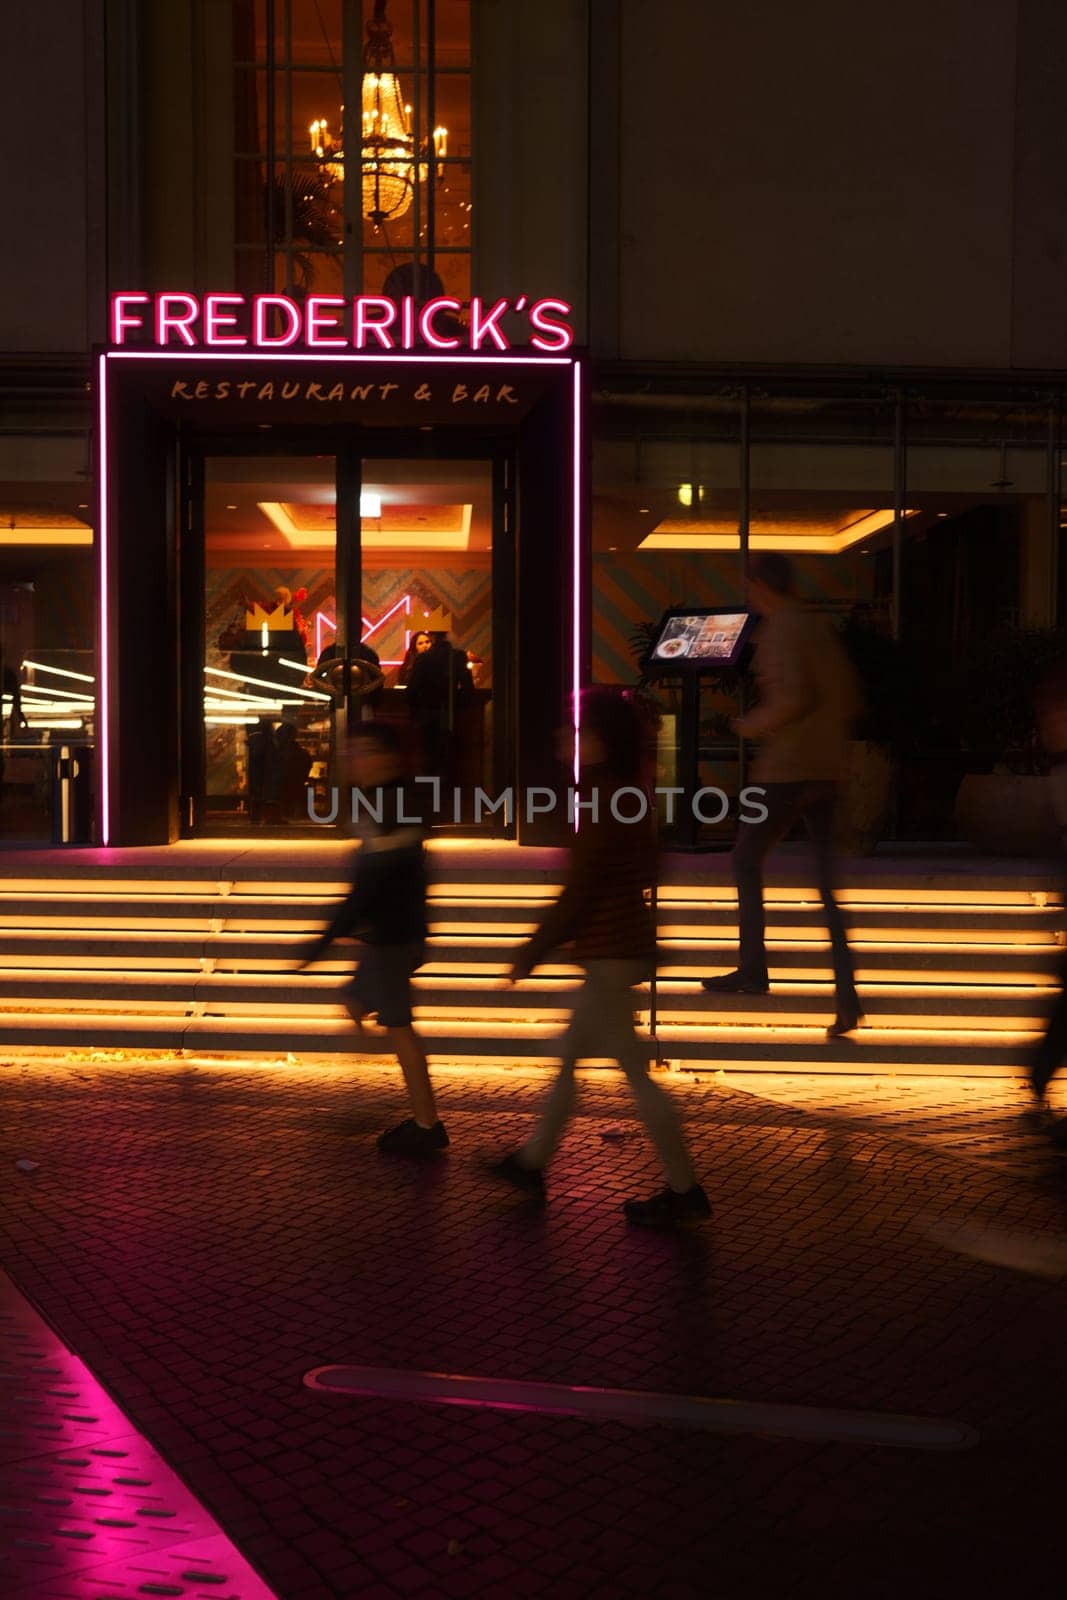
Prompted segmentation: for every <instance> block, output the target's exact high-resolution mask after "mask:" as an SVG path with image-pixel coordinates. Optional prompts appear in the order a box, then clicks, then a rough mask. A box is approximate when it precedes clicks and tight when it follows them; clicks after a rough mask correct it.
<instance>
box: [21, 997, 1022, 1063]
mask: <svg viewBox="0 0 1067 1600" xmlns="http://www.w3.org/2000/svg"><path fill="white" fill-rule="evenodd" d="M422 1031H423V1032H424V1034H425V1037H426V1042H427V1047H428V1049H429V1051H430V1054H431V1056H436V1057H438V1058H444V1059H451V1058H453V1057H455V1056H462V1057H474V1058H477V1059H483V1060H508V1059H534V1060H538V1061H547V1062H550V1061H552V1060H553V1059H555V1053H556V1049H557V1047H558V1042H559V1036H560V1029H559V1027H558V1026H557V1025H555V1024H553V1023H544V1024H536V1023H526V1024H522V1025H515V1026H512V1027H504V1026H501V1025H499V1024H498V1023H486V1022H473V1021H470V1022H466V1023H459V1022H453V1021H445V1022H441V1023H433V1022H427V1023H426V1024H424V1026H423V1030H422ZM1031 1042H1032V1036H1031V1035H1028V1034H1020V1035H1019V1036H1017V1037H1011V1036H1008V1037H1006V1038H1004V1039H998V1041H997V1042H996V1043H989V1042H988V1041H986V1040H985V1039H983V1038H981V1037H979V1036H974V1037H973V1038H972V1037H970V1036H967V1037H966V1038H964V1039H954V1040H952V1041H951V1042H944V1041H942V1040H939V1039H937V1038H936V1037H933V1038H928V1037H924V1036H922V1035H921V1034H914V1035H912V1036H910V1037H908V1036H902V1035H898V1034H894V1033H886V1032H882V1033H878V1032H877V1031H874V1030H871V1031H870V1032H869V1031H868V1030H866V1029H863V1030H861V1031H860V1033H859V1034H857V1035H856V1036H855V1037H854V1038H853V1039H849V1040H844V1041H827V1040H826V1038H825V1030H824V1029H822V1028H809V1029H788V1030H787V1029H782V1030H775V1031H773V1032H772V1030H768V1029H760V1030H752V1032H750V1033H748V1034H741V1035H740V1036H736V1035H735V1036H729V1035H725V1034H723V1033H721V1032H719V1033H716V1032H713V1031H712V1030H708V1032H707V1033H706V1034H704V1035H702V1036H698V1037H693V1036H690V1035H688V1034H683V1033H682V1032H681V1031H680V1030H672V1029H670V1028H665V1029H661V1030H660V1032H659V1035H658V1041H657V1044H656V1045H655V1046H653V1044H652V1042H651V1041H649V1049H650V1051H653V1050H656V1051H658V1054H659V1055H660V1056H662V1057H664V1058H670V1059H680V1060H684V1061H688V1062H693V1063H699V1062H706V1063H707V1064H708V1065H709V1066H710V1067H712V1068H714V1067H722V1068H725V1069H730V1068H732V1069H734V1070H746V1071H758V1070H761V1069H765V1070H773V1071H776V1072H781V1071H783V1070H790V1069H793V1070H803V1071H837V1072H843V1071H844V1072H849V1073H856V1072H864V1073H865V1072H885V1071H895V1072H917V1073H923V1072H938V1071H940V1072H953V1073H957V1072H963V1073H968V1072H983V1071H997V1072H999V1073H1008V1074H1011V1075H1021V1066H1020V1064H1021V1062H1022V1061H1023V1060H1024V1059H1025V1052H1026V1050H1027V1048H1028V1047H1029V1045H1030V1043H1031ZM0 1044H2V1045H3V1046H4V1047H5V1048H23V1049H31V1050H35V1051H37V1052H38V1053H39V1052H41V1051H42V1050H44V1051H48V1050H51V1051H67V1050H86V1049H122V1050H125V1051H136V1050H165V1051H174V1050H185V1051H189V1050H200V1051H212V1052H223V1053H226V1052H236V1053H242V1052H255V1053H256V1054H259V1055H263V1056H266V1057H268V1058H277V1057H278V1056H279V1054H280V1055H282V1056H284V1055H285V1054H286V1053H287V1052H292V1053H294V1054H301V1053H303V1054H313V1053H327V1054H340V1055H345V1056H351V1055H353V1054H358V1053H361V1052H355V1051H353V1044H354V1038H353V1030H352V1027H351V1024H350V1023H349V1022H348V1021H347V1019H345V1018H342V1017H309V1018H307V1019H300V1020H297V1021H293V1022H291V1023H290V1024H289V1025H288V1026H286V1027H284V1028H282V1029H280V1028H279V1020H278V1017H277V1016H260V1017H241V1018H228V1017H223V1018H211V1017H203V1018H185V1019H178V1018H175V1017H169V1016H150V1015H145V1016H132V1017H126V1016H124V1017H121V1018H119V1017H101V1016H95V1015H93V1014H90V1013H84V1014H81V1015H72V1014H70V1013H48V1012H33V1013H30V1014H27V1013H17V1012H10V1011H5V1010H4V1009H3V1008H2V1007H0ZM369 1044H370V1053H371V1054H376V1055H387V1054H388V1046H387V1041H386V1040H385V1038H384V1036H381V1037H380V1038H373V1039H371V1040H370V1041H369Z"/></svg>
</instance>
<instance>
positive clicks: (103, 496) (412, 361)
mask: <svg viewBox="0 0 1067 1600" xmlns="http://www.w3.org/2000/svg"><path fill="white" fill-rule="evenodd" d="M235 356H236V357H237V359H239V360H240V361H241V362H242V364H243V363H244V362H255V363H257V364H259V363H268V364H271V365H274V364H276V363H280V362H305V363H306V362H307V361H308V360H309V357H308V355H307V354H306V353H305V354H296V353H293V354H285V353H280V352H278V351H270V352H269V353H268V352H265V351H258V352H257V351H243V352H241V353H240V354H239V355H238V353H237V352H235V351H226V352H225V353H223V352H216V351H204V350H199V351H197V352H196V359H197V361H233V360H234V359H235ZM188 359H189V351H188V350H172V351H168V350H110V351H104V352H102V353H101V354H100V355H99V356H98V358H97V408H98V409H97V421H98V427H99V434H98V437H99V444H100V482H99V498H98V521H97V551H98V560H97V576H98V581H99V585H100V602H99V613H98V615H99V628H100V645H99V661H100V672H99V677H98V683H97V694H98V697H99V698H98V701H97V708H98V714H97V722H98V725H99V729H100V739H99V747H100V762H99V771H100V791H99V792H100V842H101V844H104V845H108V844H110V842H111V707H110V695H111V648H110V640H109V635H108V628H109V624H110V608H109V605H108V583H107V574H108V562H109V557H110V522H109V517H110V488H111V460H110V454H109V442H108V415H107V407H108V388H107V372H108V364H109V362H116V361H154V362H156V363H162V364H164V365H171V364H173V363H174V362H177V361H188ZM310 359H313V360H314V359H318V360H319V361H325V362H327V363H329V364H330V365H334V364H337V365H343V366H347V367H351V366H372V365H373V366H380V365H382V364H383V361H384V362H385V363H386V364H388V365H389V366H391V367H392V366H426V365H427V364H428V362H429V363H431V364H432V365H433V366H434V367H485V366H488V367H496V368H497V369H499V368H500V367H501V366H516V367H569V368H570V369H571V461H570V469H571V619H572V620H571V721H572V726H573V730H574V732H573V737H574V782H575V786H577V785H578V783H579V781H580V778H581V752H580V749H579V740H580V734H581V705H580V695H581V688H582V650H583V635H582V602H583V598H584V597H583V593H582V504H583V486H582V451H583V449H584V447H585V440H584V436H583V433H582V364H581V360H580V359H579V358H578V357H576V356H571V355H565V356H564V355H560V356H553V355H537V356H522V355H515V354H513V353H511V352H509V353H508V355H507V356H506V357H502V356H500V355H499V354H498V355H492V356H488V355H486V356H479V355H448V356H432V357H429V358H427V357H426V356H425V355H402V354H399V353H396V352H390V353H389V354H388V355H384V356H383V353H382V352H378V353H377V354H376V355H356V354H352V353H349V352H340V351H338V352H335V353H332V354H330V355H327V356H319V357H317V358H316V357H314V356H313V357H311V358H310ZM576 821H577V819H576Z"/></svg>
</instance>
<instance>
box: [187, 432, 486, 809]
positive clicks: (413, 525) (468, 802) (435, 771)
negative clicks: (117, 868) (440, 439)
mask: <svg viewBox="0 0 1067 1600" xmlns="http://www.w3.org/2000/svg"><path fill="white" fill-rule="evenodd" d="M331 442H332V443H334V444H336V449H335V450H334V451H332V452H331V453H330V454H311V453H307V454H303V453H299V446H298V447H297V450H296V451H293V452H292V453H280V454H270V453H255V454H253V453H242V450H241V445H240V442H235V444H234V448H233V450H232V452H226V451H225V450H224V449H222V448H219V447H214V448H209V449H205V450H204V451H203V452H200V451H194V452H192V453H191V454H190V455H189V457H188V458H187V460H186V462H185V468H184V471H185V484H184V492H185V511H184V515H183V524H182V526H183V529H184V534H183V540H182V570H181V583H182V611H183V628H182V639H183V669H182V670H183V694H182V704H183V714H182V715H183V753H182V811H183V815H182V824H183V828H184V830H185V831H186V832H189V833H197V834H209V835H216V836H219V835H233V834H237V835H240V834H243V833H257V834H262V833H263V832H264V830H267V831H271V830H285V831H286V832H289V831H291V830H292V829H293V828H296V827H303V828H305V829H312V830H314V831H315V832H319V831H320V830H321V828H322V827H323V826H341V825H343V824H344V822H345V820H346V816H345V814H346V812H347V810H348V800H347V796H346V795H345V794H344V793H343V789H344V783H345V776H344V774H345V763H344V761H343V759H342V751H343V744H344V738H345V729H346V728H347V727H349V726H351V724H352V722H353V721H358V720H367V719H370V718H374V719H380V720H386V721H390V722H392V723H393V724H395V725H396V726H397V728H398V731H399V732H400V735H401V740H402V743H403V744H404V746H405V748H406V750H407V751H408V753H409V764H410V767H411V769H412V771H413V772H414V773H415V774H416V775H418V776H419V777H424V778H427V779H432V780H436V781H435V782H434V784H433V786H432V788H429V789H428V790H427V791H426V792H427V793H428V794H432V795H433V801H434V822H435V825H436V826H437V827H439V828H448V829H458V830H459V831H461V832H471V831H474V832H478V833H483V832H491V833H494V834H499V833H505V834H506V833H509V832H511V831H512V827H513V816H512V809H511V808H510V807H509V806H507V804H506V803H505V802H502V801H501V796H502V795H503V794H504V793H505V792H506V790H507V788H508V784H509V782H510V781H511V780H510V778H509V776H508V774H511V773H513V771H514V764H515V763H514V741H513V729H512V713H511V705H512V701H513V699H514V694H513V688H512V685H513V671H514V631H515V605H514V584H515V578H514V561H513V559H512V557H511V554H510V552H511V550H512V527H511V524H512V521H513V518H512V516H511V513H510V509H509V507H510V487H509V473H510V457H506V456H505V455H499V456H493V457H490V456H489V455H488V453H487V455H486V457H485V458H482V459H470V458H467V457H465V456H464V457H463V458H455V457H447V458H440V459H439V458H430V457H428V456H427V455H426V454H425V450H424V448H418V447H417V445H416V444H412V445H411V451H410V454H400V453H397V454H395V455H388V456H386V455H382V456H369V455H362V456H361V454H360V452H359V448H358V440H357V439H356V438H355V437H354V436H351V435H349V436H344V437H342V436H338V437H337V438H336V439H334V440H332V441H331ZM390 443H394V441H393V440H392V439H391V440H390ZM408 443H409V441H408V440H407V439H406V438H404V437H400V436H397V437H396V439H395V446H396V447H398V449H399V451H403V450H405V449H407V448H408ZM418 443H419V444H421V441H419V442H418ZM276 447H277V446H275V448H276ZM246 448H247V445H246ZM335 787H337V788H339V789H340V790H341V791H342V792H341V793H340V794H339V795H338V802H339V803H338V804H337V805H336V806H335V805H334V790H335Z"/></svg>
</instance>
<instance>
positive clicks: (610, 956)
mask: <svg viewBox="0 0 1067 1600" xmlns="http://www.w3.org/2000/svg"><path fill="white" fill-rule="evenodd" d="M580 709H581V734H580V739H581V745H580V749H581V764H582V789H581V799H582V802H583V805H584V804H585V803H586V802H590V801H593V802H594V805H593V806H592V807H591V808H590V809H588V810H583V811H582V812H581V813H579V815H580V818H581V820H580V824H579V829H578V833H577V835H576V836H575V840H574V845H573V848H572V850H571V860H570V868H569V871H568V873H567V880H566V883H565V886H564V888H563V892H562V893H561V895H560V897H559V899H558V900H557V901H556V902H555V904H554V905H553V906H552V907H551V908H550V909H549V911H548V912H547V913H546V915H545V917H544V920H543V921H542V923H541V925H540V927H539V928H538V929H537V931H536V932H535V933H534V935H533V937H532V938H531V939H530V940H529V942H528V943H527V944H526V946H525V947H524V948H523V949H522V950H521V951H520V952H519V954H518V955H517V957H516V959H515V962H514V965H513V966H512V969H511V973H510V978H511V982H512V983H518V982H519V981H520V980H521V979H523V978H526V977H528V976H529V975H530V973H531V972H532V971H533V970H534V968H535V967H536V966H537V965H538V964H539V963H540V962H541V961H543V960H544V959H545V957H546V955H548V953H549V951H551V950H553V949H555V948H556V946H557V945H561V944H564V943H568V942H570V941H572V940H573V943H574V947H575V956H576V958H577V960H578V962H579V964H580V965H581V966H582V968H583V969H584V972H585V980H584V982H583V984H582V987H581V989H580V990H579V991H578V996H577V1000H576V1002H575V1006H574V1012H573V1014H572V1016H571V1019H570V1023H569V1026H568V1028H567V1031H566V1034H565V1036H564V1040H563V1051H562V1055H563V1060H562V1064H561V1066H560V1071H559V1076H558V1078H557V1079H556V1081H555V1083H554V1085H553V1087H552V1089H551V1091H550V1093H549V1095H548V1098H547V1100H546V1101H545V1104H544V1106H543V1108H542V1111H541V1116H540V1119H539V1121H538V1123H537V1126H536V1127H535V1128H534V1130H533V1132H532V1133H531V1135H530V1137H529V1138H528V1139H527V1141H526V1143H525V1144H524V1145H523V1146H522V1147H521V1149H519V1150H515V1151H513V1152H512V1153H511V1154H509V1155H507V1156H505V1157H504V1159H503V1160H502V1161H500V1162H498V1163H497V1164H496V1165H495V1166H494V1167H493V1169H492V1170H493V1171H494V1172H495V1173H496V1175H497V1176H498V1177H500V1178H503V1179H505V1180H506V1181H507V1182H509V1183H511V1184H514V1185H515V1187H516V1188H518V1189H522V1190H524V1191H525V1192H526V1193H528V1194H532V1195H535V1196H538V1197H543V1196H544V1192H545V1184H544V1175H543V1174H544V1169H545V1167H546V1166H547V1165H548V1163H549V1162H550V1161H551V1159H552V1157H553V1155H554V1154H555V1152H556V1149H557V1147H558V1145H559V1142H560V1140H561V1138H562V1137H563V1132H564V1129H565V1128H566V1126H567V1123H568V1121H569V1120H570V1118H571V1116H572V1114H573V1112H574V1107H575V1101H576V1098H577V1089H576V1085H575V1078H574V1069H575V1065H576V1063H577V1061H578V1060H579V1059H581V1058H583V1057H585V1058H588V1057H590V1056H596V1057H604V1056H606V1057H608V1058H609V1059H613V1060H615V1061H617V1062H618V1063H619V1066H620V1067H621V1068H622V1070H623V1072H624V1073H625V1075H626V1080H627V1082H628V1083H629V1085H630V1089H631V1092H632V1094H633V1097H634V1100H635V1102H636V1105H637V1110H638V1114H639V1115H640V1117H641V1120H642V1122H643V1123H644V1125H645V1128H646V1130H647V1132H648V1134H649V1137H650V1138H651V1140H652V1143H653V1144H654V1145H655V1147H656V1150H657V1153H658V1154H659V1158H660V1160H661V1162H662V1163H663V1169H664V1173H665V1176H666V1179H667V1183H666V1187H665V1188H663V1189H662V1190H660V1191H659V1192H657V1193H656V1194H654V1195H653V1196H652V1197H651V1198H650V1199H647V1200H627V1201H626V1202H625V1204H624V1206H623V1210H624V1212H625V1214H626V1216H627V1218H628V1219H629V1221H631V1222H634V1223H639V1224H642V1225H644V1226H646V1227H666V1226H670V1225H671V1224H673V1223H677V1222H686V1221H694V1220H699V1219H701V1218H704V1217H707V1216H709V1215H710V1213H711V1208H710V1206H709V1205H708V1197H707V1195H706V1194H705V1193H704V1190H703V1189H702V1188H701V1186H700V1184H699V1183H698V1182H697V1180H696V1174H695V1173H694V1171H693V1165H692V1162H691V1160H690V1158H689V1152H688V1150H687V1148H686V1144H685V1139H684V1137H683V1135H682V1129H681V1124H680V1122H679V1120H678V1114H677V1112H676V1111H675V1109H674V1106H673V1104H672V1103H671V1100H670V1098H669V1096H668V1095H667V1094H666V1093H665V1092H664V1090H663V1089H661V1088H660V1086H659V1085H658V1084H656V1083H653V1082H652V1079H651V1078H650V1077H649V1071H648V1067H649V1060H648V1058H649V1047H648V1045H647V1043H642V1042H641V1041H640V1040H639V1039H638V1038H637V1035H636V1034H635V1032H634V1015H633V1013H634V994H633V988H634V985H635V984H638V983H643V982H644V981H645V979H646V978H649V977H651V975H652V972H653V971H654V968H655V960H656V936H655V926H654V923H653V918H652V913H651V910H650V908H649V905H648V901H647V898H646V896H647V891H648V890H649V889H650V888H651V885H652V883H653V882H654V880H655V875H656V844H655V829H654V824H653V820H652V814H651V806H650V804H649V801H648V793H647V789H646V787H645V784H644V782H643V770H642V769H643V761H642V753H643V727H642V722H641V718H640V716H639V714H638V712H637V711H636V709H635V707H634V705H633V703H632V701H631V700H630V699H629V698H627V697H626V696H625V694H624V693H623V692H622V691H621V690H614V689H608V688H600V687H594V688H591V689H587V690H586V691H585V692H584V694H583V695H582V699H581V708H580ZM623 791H626V792H625V793H623ZM642 798H643V800H644V814H643V815H642V816H641V817H640V818H639V819H638V820H635V821H625V820H620V818H629V817H633V816H635V814H636V813H637V812H638V811H640V810H641V801H642ZM613 801H614V802H615V804H614V805H613Z"/></svg>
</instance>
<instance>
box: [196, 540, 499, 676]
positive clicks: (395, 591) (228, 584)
mask: <svg viewBox="0 0 1067 1600" xmlns="http://www.w3.org/2000/svg"><path fill="white" fill-rule="evenodd" d="M280 585H284V586H285V587H286V588H287V589H292V590H296V589H307V591H308V597H307V599H306V600H304V601H303V602H302V603H301V606H300V609H301V610H302V611H303V613H304V616H305V617H306V618H307V619H308V622H309V624H313V621H314V616H315V612H316V611H320V610H321V611H323V612H325V614H326V615H327V616H328V617H331V618H332V617H335V616H336V601H335V596H334V588H335V583H334V574H333V572H332V570H330V569H329V568H323V567H314V568H313V567H307V568H297V569H296V570H294V569H293V568H291V567H286V568H281V567H278V568H268V567H210V568H209V569H208V575H207V596H206V604H207V644H208V664H209V665H212V666H219V665H223V664H224V663H223V661H222V657H221V655H220V653H219V651H218V650H217V648H216V640H217V639H218V636H219V634H220V633H222V631H223V629H224V628H225V627H226V625H227V623H229V622H230V621H231V620H232V618H233V617H234V616H236V615H237V614H238V613H239V612H243V605H244V599H245V598H247V599H248V600H249V601H253V600H259V601H261V602H264V603H266V602H268V601H272V600H273V595H274V590H275V589H276V588H277V587H279V586H280ZM405 595H409V596H410V597H411V614H410V617H409V616H408V615H407V614H406V613H405V612H404V611H403V610H402V609H400V610H395V611H394V607H396V606H397V603H398V602H400V601H403V599H404V597H405ZM438 606H443V607H444V609H445V610H446V611H449V612H451V613H452V642H453V643H454V644H457V645H459V646H460V647H461V648H462V649H464V650H471V651H473V653H474V654H475V655H477V656H481V657H482V659H483V661H484V662H485V670H484V671H483V672H482V673H480V674H479V681H481V682H485V683H489V682H491V670H492V659H491V658H492V643H493V638H492V575H491V573H490V571H489V569H488V567H485V568H479V567H471V568H466V569H463V568H451V567H434V568H433V569H426V568H419V567H368V568H365V569H364V573H363V614H364V617H366V618H367V619H368V621H369V623H370V625H371V628H372V629H373V632H372V633H371V635H370V637H369V638H368V643H369V644H370V645H371V646H372V647H373V648H374V650H376V651H377V653H378V655H379V656H380V657H381V658H382V660H383V661H400V660H402V659H403V655H404V632H405V629H406V628H409V629H410V630H411V631H412V632H414V631H415V630H416V629H417V628H418V626H419V621H420V619H421V617H422V615H423V614H424V613H428V612H431V611H435V610H436V609H437V607H438ZM390 611H393V612H394V614H393V616H392V617H391V618H389V620H388V621H387V622H385V623H384V624H382V625H380V624H381V619H383V618H385V617H386V616H387V615H388V613H389V612H390ZM330 638H332V634H330V633H329V632H328V631H327V633H326V639H327V640H328V639H330ZM312 650H314V630H313V628H312Z"/></svg>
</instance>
